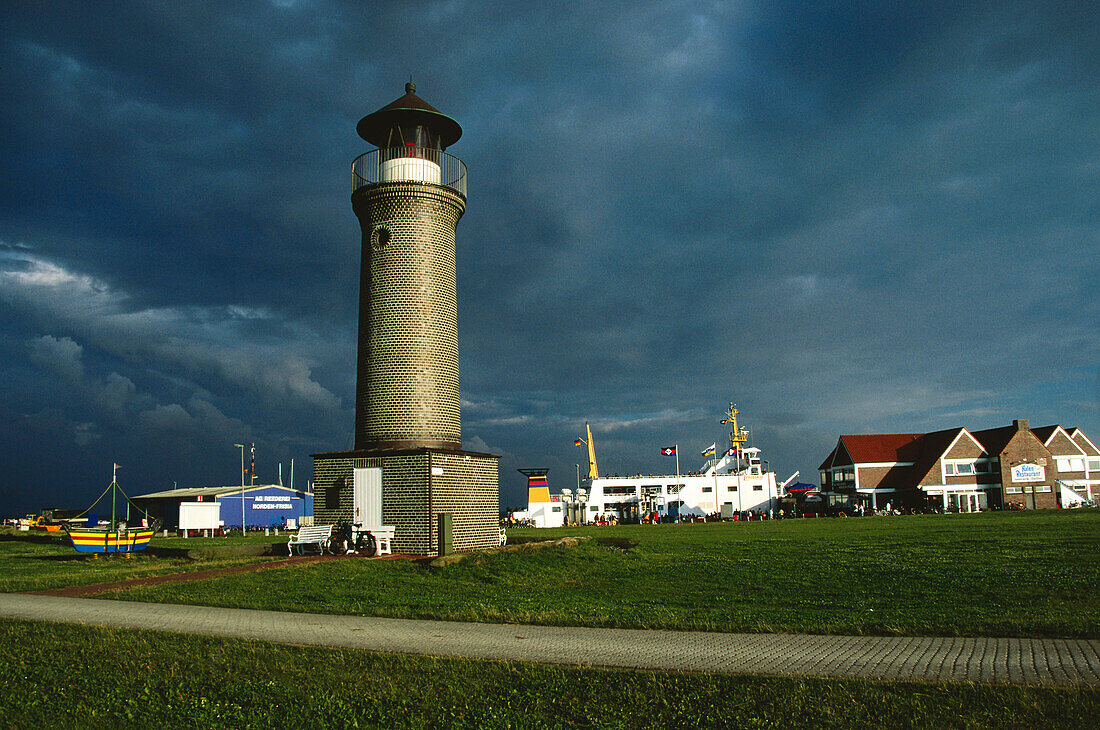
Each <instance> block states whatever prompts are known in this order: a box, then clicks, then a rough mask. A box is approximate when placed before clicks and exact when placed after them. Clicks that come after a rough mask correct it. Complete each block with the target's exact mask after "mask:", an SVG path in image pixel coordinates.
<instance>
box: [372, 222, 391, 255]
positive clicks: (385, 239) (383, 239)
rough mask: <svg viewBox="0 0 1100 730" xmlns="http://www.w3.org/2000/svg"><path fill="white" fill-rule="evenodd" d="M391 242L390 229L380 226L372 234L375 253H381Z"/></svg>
mask: <svg viewBox="0 0 1100 730" xmlns="http://www.w3.org/2000/svg"><path fill="white" fill-rule="evenodd" d="M389 242H390V229H388V228H386V227H385V226H378V227H377V228H375V229H374V230H373V231H372V232H371V234H370V245H371V248H373V249H374V250H375V251H381V250H382V249H384V248H385V247H386V246H387V244H389Z"/></svg>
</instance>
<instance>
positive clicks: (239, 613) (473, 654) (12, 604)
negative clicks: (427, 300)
mask: <svg viewBox="0 0 1100 730" xmlns="http://www.w3.org/2000/svg"><path fill="white" fill-rule="evenodd" d="M0 616H3V617H9V618H23V619H33V620H38V621H59V622H66V623H85V624H93V625H100V626H116V627H130V628H143V629H157V630H161V631H174V632H181V633H194V634H206V635H209V636H223V637H230V638H244V639H261V640H264V641H275V642H280V643H288V644H311V645H316V646H331V647H343V648H351V649H365V650H369V651H385V652H395V653H406V654H426V655H431V656H452V657H469V658H473V659H505V660H515V661H527V662H543V663H550V664H572V665H580V666H606V667H625V668H632V669H653V670H673V671H689V672H716V673H722V674H771V675H787V676H817V677H862V678H874V679H893V680H915V681H929V682H934V681H940V680H948V681H969V682H982V683H991V684H1041V685H1086V686H1091V687H1100V641H1091V640H1083V639H985V638H977V639H973V638H969V639H961V638H936V637H918V638H910V637H882V636H817V635H810V634H716V633H706V632H696V631H645V630H633V629H591V628H569V627H556V626H523V625H510V624H474V623H460V622H449V621H412V620H404V619H388V618H365V617H360V616H326V615H319V614H302V613H281V612H277V611H252V610H245V609H229V608H207V607H203V606H174V605H167V604H148V603H133V602H130V601H107V600H96V599H88V598H68V597H59V596H42V595H29V594H15V593H7V594H0Z"/></svg>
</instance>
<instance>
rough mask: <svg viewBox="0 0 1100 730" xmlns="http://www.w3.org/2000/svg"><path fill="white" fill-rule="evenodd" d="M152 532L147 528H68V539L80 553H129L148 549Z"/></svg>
mask: <svg viewBox="0 0 1100 730" xmlns="http://www.w3.org/2000/svg"><path fill="white" fill-rule="evenodd" d="M152 537H153V530H152V529H151V528H148V527H140V528H133V527H119V528H117V529H115V530H111V529H109V528H106V527H104V528H102V529H97V528H95V527H85V528H80V529H77V528H70V529H69V539H70V540H72V541H73V547H74V548H76V550H77V552H81V553H131V552H134V551H135V550H144V549H145V548H147V547H149V540H151V539H152Z"/></svg>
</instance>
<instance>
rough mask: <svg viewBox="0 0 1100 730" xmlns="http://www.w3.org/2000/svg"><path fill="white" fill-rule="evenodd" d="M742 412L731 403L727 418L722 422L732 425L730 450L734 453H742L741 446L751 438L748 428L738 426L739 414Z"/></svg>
mask: <svg viewBox="0 0 1100 730" xmlns="http://www.w3.org/2000/svg"><path fill="white" fill-rule="evenodd" d="M740 412H741V411H739V410H737V406H736V405H735V404H733V403H730V407H729V410H728V411H726V418H725V419H723V420H722V423H728V424H729V425H730V451H731V452H732V453H733V454H740V453H741V446H742V445H743V444H744V443H745V442H746V441H748V440H749V432H748V430H747V429H744V428H738V427H737V414H738V413H740Z"/></svg>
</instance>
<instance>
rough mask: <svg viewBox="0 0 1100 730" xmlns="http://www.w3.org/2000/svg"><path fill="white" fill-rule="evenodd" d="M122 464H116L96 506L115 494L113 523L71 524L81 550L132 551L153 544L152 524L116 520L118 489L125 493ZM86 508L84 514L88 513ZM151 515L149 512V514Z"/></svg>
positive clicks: (70, 532) (73, 535)
mask: <svg viewBox="0 0 1100 730" xmlns="http://www.w3.org/2000/svg"><path fill="white" fill-rule="evenodd" d="M117 475H118V464H114V465H113V468H112V471H111V483H110V484H109V485H108V486H107V489H105V490H104V492H103V494H101V495H99V499H97V500H96V501H95V502H94V503H93V504H92V507H95V506H96V504H99V500H100V499H103V498H104V497H105V496H107V492H110V493H111V522H110V523H109V524H108V525H105V526H103V527H69V528H68V529H67V530H66V532H68V533H69V539H70V540H71V541H72V543H73V547H74V548H76V551H77V552H80V553H132V552H135V551H137V550H144V549H145V548H147V547H149V541H150V540H151V539H152V538H153V528H151V527H128V526H127V525H126V523H125V522H117V521H116V520H115V492H122V489H121V488H119V486H118V478H117ZM122 496H123V497H125V498H126V500H127V502H129V500H130V498H129V497H127V496H126V493H125V492H122ZM92 507H89V508H88V509H87V510H84V512H83V513H81V514H82V515H83V514H86V513H87V512H88V510H90V509H91V508H92ZM146 518H148V515H146Z"/></svg>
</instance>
